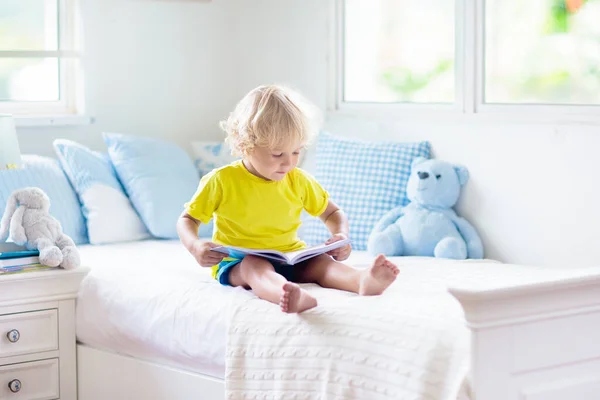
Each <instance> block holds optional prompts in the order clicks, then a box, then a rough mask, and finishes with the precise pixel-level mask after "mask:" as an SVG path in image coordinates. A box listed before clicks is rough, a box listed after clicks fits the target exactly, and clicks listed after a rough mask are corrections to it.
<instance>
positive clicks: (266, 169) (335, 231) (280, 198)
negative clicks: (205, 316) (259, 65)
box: [177, 86, 398, 313]
mask: <svg viewBox="0 0 600 400" xmlns="http://www.w3.org/2000/svg"><path fill="white" fill-rule="evenodd" d="M306 104H307V103H306V102H305V101H304V100H303V99H301V98H300V97H299V95H298V94H297V93H295V92H293V91H291V90H288V89H286V88H283V87H279V86H261V87H258V88H256V89H254V90H252V91H251V92H250V93H248V94H247V95H246V96H245V97H244V98H243V99H242V100H241V101H240V103H239V104H238V105H237V107H236V108H235V110H234V112H233V113H232V114H231V115H230V117H229V119H228V120H227V121H224V122H222V123H221V127H222V128H223V129H224V130H225V132H226V133H227V139H226V141H227V143H228V144H229V146H230V147H231V148H232V153H233V154H235V155H238V156H241V158H242V159H241V160H239V161H235V162H233V163H231V164H229V165H227V166H225V167H222V168H218V169H215V170H213V171H212V172H210V173H208V174H206V175H205V176H204V177H203V178H202V179H201V180H200V184H199V186H198V189H197V191H196V193H195V194H194V196H193V198H192V199H191V201H190V202H189V203H186V205H185V211H184V212H183V213H182V215H181V217H180V218H179V220H178V221H177V232H178V234H179V237H180V239H181V242H182V243H183V245H184V246H185V247H186V248H187V250H188V251H189V252H190V253H191V254H192V255H193V256H194V257H195V258H196V260H197V261H198V263H199V264H200V265H201V266H203V267H212V268H213V277H214V278H215V279H217V280H218V281H219V282H220V283H221V284H223V285H231V286H242V287H245V288H249V289H252V290H253V291H254V293H256V295H257V296H258V297H260V298H261V299H264V300H268V301H270V302H272V303H276V304H279V305H280V307H281V310H282V311H284V312H287V313H300V312H302V311H305V310H308V309H310V308H313V307H315V306H316V305H317V300H316V299H315V298H314V297H313V296H311V295H310V294H309V293H308V292H307V291H305V290H304V289H302V288H300V286H298V285H297V284H296V283H294V282H298V283H308V282H314V283H318V284H319V285H321V286H323V287H328V288H334V289H341V290H346V291H350V292H355V293H359V294H361V295H378V294H381V293H382V292H383V291H384V290H385V289H386V288H387V287H388V286H389V285H390V284H391V283H392V282H393V281H394V280H395V279H396V276H397V275H398V268H397V267H396V266H395V265H394V264H392V263H391V262H390V261H389V260H387V259H386V258H385V257H384V256H383V255H380V256H378V257H377V258H376V259H375V261H374V262H373V264H372V265H371V266H370V267H369V268H368V269H363V270H357V269H354V268H352V267H350V266H348V265H346V264H343V263H341V261H344V260H345V259H347V258H348V256H349V255H350V252H351V247H350V245H346V246H344V247H341V248H339V249H336V250H333V251H331V252H330V253H328V254H322V255H320V256H317V257H314V258H311V259H309V260H306V261H304V262H303V263H300V264H297V265H295V266H289V265H285V264H278V263H274V262H271V261H269V260H267V259H264V258H261V257H257V256H252V255H248V256H245V257H244V256H243V255H236V254H230V255H229V256H226V255H224V254H222V253H219V252H215V251H211V248H214V247H216V246H218V245H221V244H223V245H230V246H237V247H246V248H257V249H276V250H280V251H284V252H288V251H295V250H298V249H301V248H303V247H305V246H306V244H305V243H304V242H302V241H301V240H299V239H298V237H297V230H298V228H299V227H300V224H301V222H300V214H301V212H302V210H303V209H304V210H306V211H307V212H308V213H310V214H311V215H313V216H319V218H320V219H321V220H322V221H323V222H324V223H325V225H326V226H327V228H328V229H329V231H330V232H331V235H332V236H331V238H330V239H329V240H328V241H327V243H332V242H335V241H338V240H342V239H345V238H347V237H348V220H347V218H346V215H345V214H344V212H343V211H342V210H340V209H339V208H338V207H337V206H336V205H335V203H333V202H332V201H331V200H330V199H329V195H328V193H327V192H326V191H325V190H324V189H323V188H322V187H321V185H319V183H318V182H317V181H316V180H315V179H314V178H313V177H312V176H311V175H309V174H308V173H306V172H304V171H303V170H301V169H299V168H296V165H297V164H298V157H299V155H300V151H301V150H302V149H303V146H304V145H305V144H306V143H307V142H308V140H309V139H310V138H311V136H312V135H313V129H312V127H311V123H312V120H311V113H310V112H309V108H308V107H307V105H306ZM211 218H214V223H215V231H214V234H213V238H212V239H213V241H212V242H210V241H203V240H200V239H199V238H198V229H199V226H200V223H204V224H206V223H208V222H209V221H210V219H211Z"/></svg>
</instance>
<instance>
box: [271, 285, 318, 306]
mask: <svg viewBox="0 0 600 400" xmlns="http://www.w3.org/2000/svg"><path fill="white" fill-rule="evenodd" d="M279 306H280V307H281V311H283V312H286V313H301V312H302V311H306V310H308V309H310V308H313V307H316V306H317V299H315V298H314V297H312V296H311V295H310V294H308V292H307V291H306V290H303V289H300V286H298V285H297V284H295V283H291V282H287V283H284V284H283V287H282V291H281V298H280V299H279Z"/></svg>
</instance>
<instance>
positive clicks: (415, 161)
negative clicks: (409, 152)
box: [410, 157, 427, 169]
mask: <svg viewBox="0 0 600 400" xmlns="http://www.w3.org/2000/svg"><path fill="white" fill-rule="evenodd" d="M425 161H427V159H426V158H425V157H415V158H414V159H413V160H412V163H411V164H410V169H415V167H416V166H417V165H419V164H421V163H423V162H425Z"/></svg>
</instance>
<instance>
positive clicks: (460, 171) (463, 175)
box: [454, 165, 469, 186]
mask: <svg viewBox="0 0 600 400" xmlns="http://www.w3.org/2000/svg"><path fill="white" fill-rule="evenodd" d="M454 170H455V171H456V175H458V182H460V184H461V186H462V185H464V184H465V183H467V181H468V180H469V170H468V169H467V167H465V166H462V165H455V166H454Z"/></svg>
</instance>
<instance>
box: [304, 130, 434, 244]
mask: <svg viewBox="0 0 600 400" xmlns="http://www.w3.org/2000/svg"><path fill="white" fill-rule="evenodd" d="M429 155H430V146H429V143H428V142H416V143H401V142H367V141H360V140H352V139H346V138H341V137H336V136H333V135H331V134H329V133H327V132H322V133H321V134H320V135H319V138H318V140H317V143H316V170H315V178H316V179H317V180H318V181H319V183H320V184H321V185H322V186H323V187H324V188H325V190H327V191H328V192H329V194H330V199H331V200H332V201H333V202H334V203H336V204H337V205H338V206H340V208H341V209H343V210H344V212H345V213H346V215H347V216H348V219H349V221H350V239H352V246H353V248H354V249H355V250H366V248H367V240H368V238H369V233H370V232H371V230H372V229H373V227H374V226H375V223H376V222H377V221H378V220H379V219H380V218H381V216H383V214H385V213H386V212H387V211H388V210H390V209H392V208H393V207H396V206H398V205H406V204H408V202H409V200H408V198H407V197H406V184H407V182H408V178H409V176H410V166H411V163H412V160H413V159H415V158H416V157H424V158H429ZM301 235H302V236H301V237H302V239H304V240H305V241H306V242H307V243H308V244H309V245H315V244H318V243H322V242H324V241H325V240H327V239H328V238H329V236H330V234H329V232H328V231H327V228H326V227H325V225H324V224H323V222H321V221H320V220H319V219H317V218H313V217H306V218H305V221H304V224H303V227H302V229H301Z"/></svg>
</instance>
